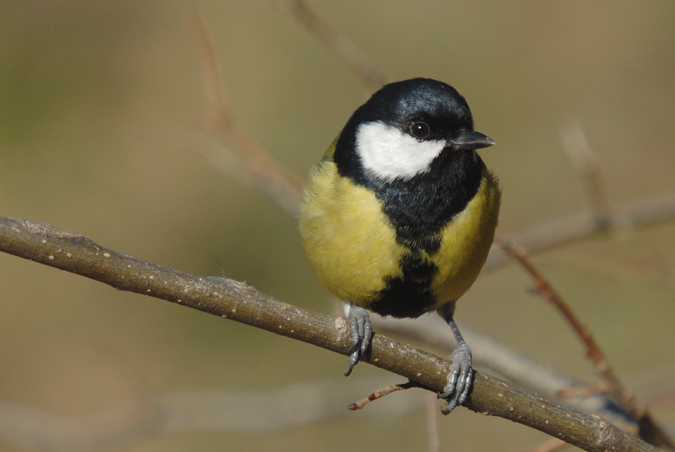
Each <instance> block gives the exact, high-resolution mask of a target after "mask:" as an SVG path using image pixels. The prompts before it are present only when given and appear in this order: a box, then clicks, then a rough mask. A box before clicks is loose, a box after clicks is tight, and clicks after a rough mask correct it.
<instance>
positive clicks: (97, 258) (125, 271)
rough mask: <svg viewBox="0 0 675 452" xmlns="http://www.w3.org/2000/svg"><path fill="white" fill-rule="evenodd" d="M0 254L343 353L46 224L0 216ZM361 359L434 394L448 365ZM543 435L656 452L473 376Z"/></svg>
mask: <svg viewBox="0 0 675 452" xmlns="http://www.w3.org/2000/svg"><path fill="white" fill-rule="evenodd" d="M0 251H3V252H6V253H9V254H13V255H16V256H19V257H23V258H25V259H29V260H32V261H35V262H39V263H42V264H45V265H49V266H51V267H55V268H59V269H61V270H65V271H69V272H72V273H76V274H78V275H81V276H85V277H87V278H91V279H94V280H96V281H100V282H102V283H105V284H108V285H110V286H112V287H115V288H116V289H119V290H125V291H130V292H135V293H138V294H142V295H148V296H152V297H155V298H159V299H163V300H166V301H170V302H173V303H178V304H181V305H184V306H186V307H190V308H193V309H198V310H200V311H203V312H206V313H209V314H213V315H217V316H220V317H223V318H227V319H231V320H235V321H237V322H241V323H245V324H247V325H251V326H254V327H257V328H261V329H264V330H267V331H270V332H273V333H276V334H280V335H282V336H286V337H290V338H292V339H297V340H301V341H303V342H307V343H310V344H312V345H316V346H319V347H322V348H324V349H327V350H331V351H333V352H336V353H340V354H343V355H348V354H349V352H350V349H351V340H350V332H349V326H348V324H347V323H346V322H345V321H344V320H343V319H340V318H338V319H335V318H332V317H330V316H327V315H324V314H318V313H315V312H312V311H309V310H306V309H302V308H299V307H297V306H293V305H290V304H288V303H284V302H281V301H278V300H275V299H274V298H272V297H269V296H267V295H265V294H263V293H261V292H259V291H257V290H256V289H255V288H253V287H251V286H248V285H247V284H245V283H242V282H238V281H234V280H231V279H225V278H218V277H202V276H197V275H192V274H189V273H184V272H180V271H177V270H173V269H170V268H166V267H162V266H159V265H156V264H152V263H149V262H145V261H142V260H140V259H137V258H134V257H131V256H127V255H124V254H121V253H118V252H115V251H112V250H109V249H106V248H103V247H101V246H99V245H97V244H96V243H94V242H93V241H92V240H91V239H89V238H87V237H84V236H81V235H77V234H73V233H70V232H66V231H62V230H60V229H57V228H55V227H53V226H51V225H48V224H42V223H34V222H30V221H26V220H19V219H12V218H6V217H0ZM364 361H365V362H368V363H370V364H372V365H375V366H377V367H380V368H382V369H385V370H388V371H390V372H394V373H396V374H398V375H401V376H403V377H405V378H407V379H409V380H411V381H414V382H416V383H418V384H420V385H422V386H424V387H427V388H429V389H430V390H433V391H438V390H441V389H442V388H443V386H444V385H445V383H446V378H447V372H448V370H449V362H448V361H446V360H443V359H441V358H439V357H437V356H434V355H432V354H430V353H428V352H425V351H422V350H419V349H417V348H415V347H413V346H411V345H408V344H403V343H400V342H397V341H394V340H392V339H389V338H388V337H385V336H382V335H380V334H375V335H374V337H373V341H372V348H371V351H370V353H368V354H367V355H366V356H365V357H364ZM465 405H466V406H467V407H468V408H469V409H471V410H473V411H475V412H479V413H482V414H487V415H492V416H499V417H503V418H505V419H510V420H512V421H514V422H518V423H521V424H524V425H528V426H530V427H532V428H535V429H537V430H540V431H542V432H544V433H547V434H549V435H551V436H553V437H556V438H559V439H562V440H564V441H566V442H569V443H570V444H573V445H576V446H578V447H580V448H582V449H584V450H587V451H593V452H594V451H598V452H600V451H606V450H613V451H657V450H658V449H657V448H655V447H653V446H651V445H649V444H647V443H645V442H643V441H641V440H639V439H638V438H636V437H635V436H632V435H630V434H628V433H627V432H624V431H623V430H621V429H619V428H617V427H615V426H614V425H612V424H610V423H609V422H607V421H606V420H604V419H602V418H600V417H598V416H595V415H586V414H583V413H580V412H577V411H574V410H572V409H570V408H567V407H564V406H562V405H560V404H557V403H554V402H552V401H550V400H547V399H545V398H543V397H540V396H538V395H536V394H533V393H530V392H527V391H525V390H523V389H521V388H518V387H516V386H514V385H511V384H509V383H506V382H504V381H502V380H499V379H498V378H495V377H492V376H489V375H486V374H483V373H479V372H477V373H476V379H475V382H474V387H473V392H472V394H471V397H470V399H469V400H468V402H467V403H466V404H465Z"/></svg>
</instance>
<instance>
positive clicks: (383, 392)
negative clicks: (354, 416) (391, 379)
mask: <svg viewBox="0 0 675 452" xmlns="http://www.w3.org/2000/svg"><path fill="white" fill-rule="evenodd" d="M419 387H420V385H419V384H417V383H413V382H412V381H409V382H407V383H403V384H400V385H390V386H387V387H386V388H382V389H378V390H377V391H374V392H372V393H370V394H369V395H368V397H366V398H364V399H361V400H357V401H356V402H352V403H350V404H349V406H347V409H348V410H351V411H358V410H362V409H363V408H365V406H366V405H368V404H369V403H370V402H373V401H375V400H378V399H381V398H382V397H386V396H388V395H389V394H393V393H394V392H397V391H403V390H405V389H410V388H419Z"/></svg>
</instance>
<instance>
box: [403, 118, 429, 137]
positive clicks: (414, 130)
mask: <svg viewBox="0 0 675 452" xmlns="http://www.w3.org/2000/svg"><path fill="white" fill-rule="evenodd" d="M408 132H409V133H410V135H412V136H414V137H415V138H417V139H418V140H424V139H427V138H429V135H431V129H430V128H429V124H427V123H426V122H422V121H416V122H411V123H410V125H409V126H408Z"/></svg>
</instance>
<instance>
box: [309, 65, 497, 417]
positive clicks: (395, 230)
mask: <svg viewBox="0 0 675 452" xmlns="http://www.w3.org/2000/svg"><path fill="white" fill-rule="evenodd" d="M493 144H495V142H494V141H493V140H492V139H491V138H489V137H488V136H487V135H484V134H482V133H480V132H477V131H475V130H474V128H473V117H472V114H471V110H470V109H469V105H468V104H467V102H466V100H465V99H464V97H462V95H460V94H459V93H458V92H457V90H455V88H453V87H452V86H450V85H448V84H446V83H444V82H441V81H437V80H433V79H429V78H413V79H409V80H403V81H399V82H394V83H390V84H387V85H384V86H383V87H382V88H380V89H379V90H378V91H376V92H375V93H374V94H373V95H372V96H371V97H370V98H369V99H368V100H367V101H366V102H365V103H364V104H363V105H361V106H360V107H359V108H358V109H356V111H355V112H354V113H353V114H352V115H351V117H350V118H349V120H348V121H347V123H346V125H345V126H344V128H343V129H342V131H341V132H340V133H339V134H338V136H337V138H336V139H335V140H334V141H333V143H332V144H331V145H330V146H329V148H328V150H327V151H326V153H325V155H324V156H323V158H322V159H321V161H320V162H319V163H318V165H317V166H316V167H315V168H314V169H313V170H312V172H311V175H310V179H309V182H308V183H307V184H306V186H305V190H304V195H303V200H302V204H301V212H300V215H299V230H300V237H301V241H302V245H303V248H304V250H305V254H306V256H307V259H308V261H309V264H310V266H311V267H312V268H313V270H314V272H315V273H316V275H317V277H318V279H319V280H320V281H321V282H322V283H323V285H324V286H325V287H326V288H327V289H328V291H329V292H330V293H331V294H332V295H334V296H335V297H337V298H338V299H339V300H340V301H342V302H343V303H344V304H343V310H344V314H345V317H346V319H347V322H348V323H349V325H350V327H351V338H352V340H353V343H354V345H353V348H352V350H351V351H350V357H349V370H348V371H347V372H346V373H345V375H347V376H348V375H349V374H350V373H351V372H352V369H353V368H354V366H355V365H356V364H357V363H358V362H359V361H360V360H361V358H362V357H363V356H364V355H365V354H366V353H367V352H368V348H369V346H370V341H371V339H372V335H373V331H372V326H371V321H370V314H369V311H371V312H375V313H377V314H380V315H382V316H392V317H396V318H417V317H419V316H420V315H422V314H424V313H427V312H430V311H434V310H435V311H437V312H438V314H439V315H440V316H441V317H442V318H443V319H444V320H445V321H446V322H447V323H448V325H449V326H450V329H451V331H452V333H453V335H454V337H455V339H456V341H457V344H458V345H457V347H456V348H455V349H454V351H453V352H452V354H451V355H450V356H449V357H448V359H450V360H451V361H452V365H451V371H450V373H449V374H448V382H447V384H446V386H445V387H444V388H443V390H442V391H440V392H439V393H438V396H439V398H443V399H445V400H446V401H447V403H446V405H445V406H444V407H443V408H442V409H441V410H442V412H443V413H444V414H448V413H450V412H451V411H452V410H453V409H454V408H455V407H456V406H459V405H461V404H463V403H464V402H465V401H466V400H467V399H468V397H469V395H470V392H471V386H472V384H473V369H472V354H471V349H470V348H469V346H468V344H467V343H466V341H465V340H464V338H463V337H462V335H461V333H460V330H459V328H458V327H457V324H456V323H455V320H454V314H455V303H456V302H457V300H458V299H459V298H460V297H461V296H462V295H463V294H464V293H465V292H466V291H467V290H468V289H469V288H470V287H471V285H472V284H473V283H474V281H475V280H476V278H477V276H478V274H479V272H480V270H481V269H482V267H483V265H484V263H485V261H486V259H487V256H488V252H489V250H490V246H491V244H492V242H493V240H494V235H495V229H496V227H497V222H498V217H499V209H500V199H501V189H500V185H499V182H498V180H497V178H496V177H495V176H494V175H493V174H492V172H491V171H489V170H488V169H487V168H486V166H485V163H484V162H483V160H482V159H481V158H480V157H479V155H478V153H477V152H476V150H477V149H481V148H486V147H489V146H492V145H493Z"/></svg>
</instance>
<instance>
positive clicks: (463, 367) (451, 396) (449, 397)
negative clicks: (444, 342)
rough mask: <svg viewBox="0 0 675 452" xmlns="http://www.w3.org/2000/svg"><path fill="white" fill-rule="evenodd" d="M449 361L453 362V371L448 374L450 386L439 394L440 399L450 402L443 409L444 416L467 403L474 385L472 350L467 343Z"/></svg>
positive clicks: (446, 386)
mask: <svg viewBox="0 0 675 452" xmlns="http://www.w3.org/2000/svg"><path fill="white" fill-rule="evenodd" d="M449 359H451V360H452V368H451V369H452V370H451V371H450V373H449V374H448V384H447V385H445V388H443V391H442V392H439V393H438V398H439V399H445V400H446V401H447V402H448V404H447V405H446V406H445V407H443V408H441V412H442V413H443V414H449V413H450V412H451V411H452V410H454V409H455V407H457V406H458V405H461V404H463V403H464V402H466V399H467V398H468V397H469V394H470V393H471V385H472V383H473V369H472V368H471V350H470V349H469V346H468V345H467V344H466V342H462V343H460V344H459V345H458V346H457V348H456V349H455V350H454V351H453V352H452V354H451V355H450V356H449Z"/></svg>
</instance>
